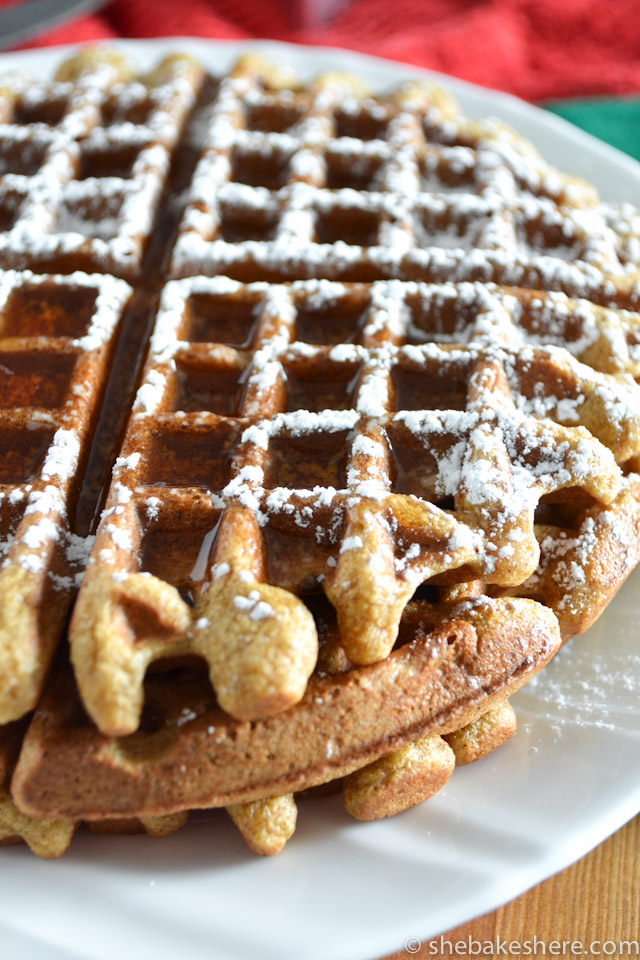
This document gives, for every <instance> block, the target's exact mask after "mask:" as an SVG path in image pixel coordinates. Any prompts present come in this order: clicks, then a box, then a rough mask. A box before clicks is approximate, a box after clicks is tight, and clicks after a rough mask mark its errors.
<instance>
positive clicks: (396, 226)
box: [0, 51, 640, 856]
mask: <svg viewBox="0 0 640 960" xmlns="http://www.w3.org/2000/svg"><path fill="white" fill-rule="evenodd" d="M152 237H153V242H151V238H152ZM639 265H640V221H639V217H638V214H637V212H636V211H634V210H633V209H632V208H631V207H629V206H626V205H622V206H615V205H612V204H603V203H600V201H599V200H598V197H597V196H596V194H595V191H594V190H593V189H592V188H591V187H590V186H589V185H588V184H585V183H583V182H580V181H577V180H573V179H571V178H569V177H565V176H564V175H561V174H558V173H557V172H556V171H554V170H552V169H550V168H549V167H548V166H547V165H546V164H545V163H544V162H543V161H542V160H541V159H540V158H539V157H538V156H537V154H536V153H535V151H534V150H533V148H531V147H530V145H529V144H527V143H526V142H525V141H524V140H522V139H521V138H519V137H518V136H517V135H516V134H514V133H513V132H511V131H510V130H507V129H506V128H504V127H502V126H500V125H499V124H498V123H496V122H492V121H482V122H476V121H470V120H467V119H466V118H464V117H462V116H461V115H460V114H459V112H458V110H457V107H456V105H455V103H453V101H451V100H450V99H449V97H448V96H447V95H446V94H445V93H444V92H443V91H441V90H439V89H437V88H435V87H432V86H430V85H425V84H410V85H407V86H405V87H403V88H401V89H399V90H397V91H396V92H395V93H392V94H390V95H388V96H381V97H373V96H371V95H370V94H369V93H368V92H367V91H366V90H364V88H363V87H362V85H361V84H360V83H359V81H358V80H357V79H356V78H354V77H349V76H346V75H339V74H324V75H322V76H320V77H318V78H317V79H316V80H314V81H312V82H311V83H310V84H308V85H307V86H303V85H301V84H300V82H299V81H298V80H297V79H296V78H292V77H291V76H289V75H287V74H286V73H285V72H284V71H283V70H281V69H280V68H276V67H274V66H272V65H270V64H268V63H267V62H266V61H264V60H263V59H262V58H260V57H255V56H249V57H246V58H243V59H242V60H241V61H240V62H239V63H238V64H237V65H236V66H235V67H234V68H233V69H232V71H231V73H230V74H229V75H228V76H225V77H222V78H212V77H208V76H207V75H206V74H205V72H204V71H203V70H202V69H201V68H200V67H199V66H198V65H197V64H195V63H194V62H192V61H191V60H190V59H189V58H188V57H184V56H175V57H170V58H166V59H165V60H164V61H162V63H161V64H160V65H159V66H158V67H157V68H156V70H154V71H153V72H152V73H151V74H149V75H148V76H145V77H139V78H136V77H134V76H133V74H132V73H131V71H130V68H129V67H128V65H127V64H126V63H125V62H124V61H123V60H122V59H121V58H120V57H119V56H117V55H113V54H110V53H108V52H107V53H104V52H102V53H96V52H95V51H92V52H88V53H87V54H86V55H85V54H81V55H80V56H79V57H76V58H74V59H73V60H72V61H70V62H69V63H67V64H64V65H63V66H62V68H61V69H60V71H59V73H58V75H57V77H56V79H55V81H53V82H50V83H40V82H38V83H34V82H32V81H25V80H24V79H23V78H18V77H12V78H8V79H7V81H6V82H5V84H4V85H3V86H2V87H1V88H0V266H2V267H13V268H22V267H25V266H29V267H30V268H31V269H33V270H43V271H54V272H57V273H60V274H65V273H67V274H69V276H67V277H64V276H36V275H34V274H32V273H29V272H23V273H17V272H14V271H11V270H9V271H8V272H7V273H5V274H0V387H1V388H2V392H1V394H0V395H1V396H2V401H3V403H4V404H5V410H4V412H3V416H2V420H1V421H0V431H2V432H3V438H4V440H5V443H4V446H5V448H6V449H7V450H8V451H9V453H8V454H7V455H5V457H4V459H3V462H2V464H1V465H0V479H2V481H3V483H4V485H3V486H2V487H1V488H0V519H1V520H2V533H3V537H4V539H3V540H2V547H1V552H2V557H0V559H2V561H3V563H2V567H1V568H0V581H6V583H5V587H4V588H2V594H3V595H4V596H5V597H8V596H11V597H13V598H14V599H13V601H12V603H13V606H11V604H5V608H4V609H3V614H2V615H3V617H4V619H5V622H6V624H7V629H6V630H4V634H3V633H2V631H1V630H0V658H1V659H0V676H1V677H4V678H8V681H7V683H5V687H6V689H0V705H1V706H2V709H3V710H4V711H5V712H4V713H3V714H0V720H4V721H5V722H7V721H11V720H12V719H13V718H14V717H20V716H21V715H22V714H24V713H25V711H26V710H29V709H30V708H31V707H32V706H33V705H34V704H35V703H36V701H37V699H38V696H39V694H40V690H41V687H42V681H43V677H44V675H45V673H46V670H47V668H48V665H49V663H50V660H51V657H52V655H53V652H54V650H55V648H56V645H57V643H58V641H59V638H60V635H61V633H62V624H63V620H64V617H65V615H66V613H67V612H68V610H69V608H70V607H71V604H72V601H73V596H74V593H75V591H76V590H77V587H78V586H79V585H80V581H81V580H82V584H81V586H80V592H79V594H78V596H77V599H76V601H75V606H74V607H73V613H72V618H71V622H70V627H69V647H70V656H71V668H72V669H70V668H68V666H67V665H66V664H65V663H64V662H63V660H64V659H65V658H64V657H63V658H61V660H60V663H59V664H58V666H57V667H56V669H55V670H54V671H53V673H52V676H51V680H50V683H49V684H48V685H47V688H46V690H45V691H44V695H43V696H42V698H41V700H40V702H39V705H38V706H37V709H36V714H35V717H34V719H33V721H32V722H30V724H29V728H28V731H27V734H26V739H25V747H24V749H23V750H22V752H21V753H20V756H19V759H18V760H17V767H16V769H15V771H14V769H13V768H14V765H15V763H16V756H17V755H18V753H19V746H18V741H19V740H20V738H21V737H22V735H23V728H22V726H21V725H20V724H18V726H15V725H13V724H10V723H9V724H8V725H6V726H4V727H3V728H2V729H1V730H0V843H2V842H5V841H6V842H14V841H15V840H16V839H18V838H20V837H22V838H24V839H25V840H26V841H27V842H28V843H29V844H30V845H31V846H32V848H33V849H34V850H36V852H38V853H39V854H40V855H43V856H56V855H59V853H61V852H62V851H63V849H64V848H65V847H66V845H67V844H68V842H69V840H70V838H71V835H72V833H73V829H74V827H75V824H76V822H77V820H79V819H85V818H88V819H89V820H93V819H95V820H98V821H101V820H104V818H107V822H106V827H105V828H106V829H112V828H113V827H112V824H111V822H110V820H109V818H110V817H113V816H115V817H116V818H119V819H118V822H119V823H120V824H121V825H122V826H123V827H124V828H126V829H130V828H131V824H130V822H129V820H126V819H125V820H123V819H122V818H131V817H133V818H135V820H136V827H137V828H138V827H139V826H140V823H142V824H143V826H144V828H145V829H146V830H147V831H148V832H151V833H152V834H156V835H162V834H163V833H166V832H168V831H169V830H171V829H175V828H177V826H179V825H181V823H183V822H184V820H185V818H186V815H185V813H184V811H186V810H188V809H191V808H194V807H198V806H220V805H224V806H226V807H227V809H228V811H229V813H230V814H231V817H232V819H233V821H234V822H235V823H236V825H237V826H238V828H239V829H240V831H241V832H242V833H243V835H244V836H245V838H246V839H247V842H248V843H249V845H250V846H251V847H252V849H254V850H256V852H258V853H267V854H270V853H274V852H277V851H278V850H279V849H281V847H282V846H283V845H284V843H285V842H286V840H287V839H288V838H289V837H290V836H291V834H292V832H293V830H294V827H295V817H296V808H295V801H294V799H293V793H294V792H295V791H297V790H299V789H303V788H305V787H308V786H312V785H314V784H320V783H326V782H328V781H331V780H335V779H343V786H344V794H345V806H346V808H347V810H348V811H349V812H350V813H352V814H353V815H354V816H356V817H359V818H361V819H374V818H376V817H379V816H387V815H390V814H391V813H394V812H397V811H399V810H401V809H404V808H406V806H407V805H409V804H410V803H414V802H418V801H419V800H423V799H425V798H427V797H428V796H430V795H431V794H432V793H434V792H435V791H437V790H438V789H440V787H441V786H442V785H443V783H444V782H445V781H446V780H447V778H448V777H449V776H450V774H451V772H452V770H453V767H454V765H455V764H456V763H465V762H469V761H470V760H473V759H477V758H479V757H480V756H483V755H484V754H485V753H486V752H488V751H489V750H491V749H494V748H495V747H497V746H499V745H500V744H501V743H503V742H504V741H505V739H507V738H508V737H509V736H511V735H512V733H513V731H514V729H515V718H514V716H513V711H511V710H510V708H509V707H508V704H506V703H505V700H506V697H508V696H509V695H510V693H511V692H513V691H514V690H515V689H517V687H518V686H520V685H521V684H522V683H524V682H526V680H527V679H528V678H529V677H530V676H532V675H533V674H534V673H535V672H537V670H539V669H540V668H541V667H542V666H544V664H545V663H546V662H547V661H548V659H549V658H550V657H551V656H552V655H553V653H554V652H555V651H556V649H557V648H558V646H559V643H560V631H561V632H562V634H563V636H569V635H571V634H572V633H574V632H576V631H579V630H582V629H584V628H585V627H586V625H587V624H588V623H589V622H590V621H591V620H592V619H593V618H594V617H595V616H596V615H597V613H598V612H599V611H600V609H602V607H603V606H604V605H605V604H606V602H608V600H609V599H610V597H611V595H612V593H613V592H614V591H615V589H617V586H618V585H619V584H620V583H621V582H622V580H623V579H624V577H625V576H626V574H627V573H628V572H629V570H630V569H631V567H632V566H633V564H634V563H635V562H636V561H637V560H638V559H640V508H639V506H638V505H639V504H640V491H639V490H638V482H637V479H636V478H635V476H634V474H633V472H632V471H633V470H635V469H638V467H639V466H640V415H639V414H638V410H640V405H639V402H638V401H639V400H640V393H639V390H640V388H639V387H638V386H637V383H636V380H637V378H638V377H639V375H640V314H639V313H638V312H637V310H638V305H639V304H640V282H639V275H638V270H639ZM78 269H88V270H90V271H92V272H95V273H96V274H98V273H100V274H103V276H101V277H100V276H87V275H86V274H81V273H78V272H77V271H78ZM116 277H122V278H125V279H128V280H129V281H130V282H131V283H132V284H133V290H132V289H131V288H130V287H128V286H127V284H126V283H125V282H124V280H122V279H116ZM498 283H500V284H503V285H502V286H497V284H498ZM504 284H508V285H509V286H504ZM5 294H6V297H5ZM131 295H133V296H132V300H131V301H130V300H129V298H130V296H131ZM128 303H129V306H128V307H127V304H128ZM158 304H159V306H158ZM125 308H127V313H126V317H125V320H124V322H123V324H122V326H123V335H122V337H121V338H120V340H119V342H118V346H117V350H115V351H114V347H115V336H116V334H115V331H116V329H117V328H118V325H119V319H120V317H121V316H122V313H123V311H124V310H125ZM154 313H155V325H154V326H153V329H152V331H151V335H150V339H148V336H149V335H148V333H147V329H148V328H147V327H145V323H146V322H147V321H146V319H145V318H146V317H147V314H148V317H149V324H150V322H151V317H152V315H153V314H154ZM147 345H148V348H149V349H148V356H147V358H146V364H145V366H144V370H143V372H142V376H141V380H140V386H139V389H138V391H137V394H136V398H135V401H134V403H133V407H132V410H131V412H130V416H129V420H128V424H127V426H126V431H125V433H124V439H123V441H122V445H121V447H120V449H118V450H115V449H114V450H112V453H113V458H115V464H114V467H113V473H112V478H111V484H110V487H109V491H108V495H107V501H106V506H105V509H104V511H103V514H102V519H101V521H100V524H99V526H98V529H97V533H96V537H95V543H94V544H93V546H92V548H91V552H90V554H89V556H88V559H87V553H88V548H90V547H91V539H92V538H89V540H87V541H81V538H79V537H77V536H76V535H75V534H74V533H73V529H74V525H73V517H74V511H75V509H76V506H77V500H78V496H79V482H78V481H77V478H78V477H81V476H82V474H83V471H84V468H85V465H86V461H87V457H88V456H89V444H90V441H91V440H92V434H93V431H94V425H95V423H96V415H97V409H98V403H99V400H100V396H101V391H102V388H103V387H104V386H105V385H106V384H107V383H108V384H109V393H108V397H109V403H108V404H107V406H109V405H111V406H114V407H115V405H116V401H115V400H114V398H113V397H112V396H111V395H112V394H113V395H115V394H116V393H117V392H118V391H119V389H120V385H121V384H122V383H124V382H125V380H124V379H121V378H122V374H123V368H124V366H125V365H126V364H127V363H130V362H131V359H132V354H136V356H135V363H137V362H141V361H142V357H143V352H144V351H145V350H146V349H147ZM112 357H115V359H114V360H113V363H112V360H111V358H112ZM132 378H133V374H132ZM125 379H126V378H125ZM125 393H126V391H124V390H123V397H122V398H120V399H119V400H117V403H120V404H121V405H122V407H123V410H124V412H125V413H126V412H128V407H129V403H128V401H127V400H126V399H125V397H124V394H125ZM125 407H126V410H125ZM110 414H113V410H111V411H110ZM116 419H117V418H113V417H112V418H111V419H109V416H104V417H103V419H101V424H102V426H103V433H104V432H105V431H106V432H109V431H110V430H111V426H110V425H113V424H115V423H116ZM105 423H106V424H108V426H107V427H104V424H105ZM99 433H100V431H98V434H99ZM99 439H100V438H99V437H98V439H96V435H93V446H92V447H91V456H93V455H94V454H95V453H96V450H100V449H101V448H100V443H101V442H102V440H100V442H98V440H99ZM102 439H104V437H103V438H102ZM41 441H42V442H41ZM116 442H117V429H116V427H115V426H114V427H113V436H111V437H110V438H109V443H111V444H115V443H116ZM99 455H100V456H104V458H106V459H108V458H109V456H110V454H109V453H104V452H102V453H99ZM111 462H112V461H111V460H109V464H110V463H111ZM104 466H105V470H106V469H108V465H107V464H106V462H105V465H104ZM89 472H91V471H89ZM98 472H99V471H97V470H96V471H95V473H96V477H97V475H98ZM94 481H95V477H94V476H93V473H92V484H93V483H94ZM86 489H89V490H90V493H89V494H88V496H91V495H92V493H91V491H93V486H92V485H90V484H86V485H85V490H86ZM602 558H609V560H608V562H603V560H602ZM605 568H606V569H605ZM83 574H84V579H82V577H83ZM533 601H538V602H533ZM42 609H46V610H47V611H48V620H47V626H46V629H44V630H43V629H42V622H41V620H40V621H38V622H37V623H36V621H37V620H38V617H39V612H40V611H41V610H42ZM558 622H559V627H558ZM16 624H17V625H18V626H17V628H16ZM3 629H4V628H3ZM38 631H39V632H38ZM16 635H18V636H19V637H20V638H21V642H19V643H17V642H16V641H15V637H16ZM22 639H24V642H22ZM156 661H163V662H162V663H157V664H156V665H155V667H154V669H153V670H148V668H149V666H150V665H151V664H154V663H155V662H156ZM203 661H204V663H203ZM205 665H206V668H207V670H208V677H207V675H206V673H204V672H203V669H202V667H203V666H205ZM43 818H44V819H43ZM126 824H129V826H128V827H127V826H126ZM116 826H117V824H116Z"/></svg>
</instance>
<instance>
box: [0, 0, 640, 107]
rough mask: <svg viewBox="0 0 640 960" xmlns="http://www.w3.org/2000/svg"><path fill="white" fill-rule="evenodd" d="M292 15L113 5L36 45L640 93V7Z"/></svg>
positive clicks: (210, 0)
mask: <svg viewBox="0 0 640 960" xmlns="http://www.w3.org/2000/svg"><path fill="white" fill-rule="evenodd" d="M0 2H2V0H0ZM294 9H295V0H114V2H112V3H111V4H109V6H107V7H105V8H104V9H103V10H102V11H100V12H99V13H97V14H95V15H94V16H90V17H84V18H82V19H78V20H75V21H73V22H70V23H67V24H65V25H63V26H61V27H59V28H58V29H56V30H52V31H50V32H49V33H47V34H46V35H45V36H43V37H39V38H38V39H37V40H34V41H32V42H31V43H30V44H29V45H30V46H39V45H48V44H56V43H72V42H77V41H85V40H97V39H100V40H102V39H108V38H111V37H159V36H171V35H183V36H185V35H192V36H200V37H215V38H226V39H243V38H249V37H267V38H270V39H277V40H289V41H293V42H297V43H312V44H324V45H330V46H337V47H347V48H350V49H353V50H360V51H362V52H364V53H371V54H376V55H377V56H383V57H390V58H392V59H394V60H403V61H406V62H408V63H413V64H418V65H420V66H423V67H431V68H432V69H435V70H441V71H443V72H445V73H450V74H454V75H455V76H457V77H463V78H464V79H466V80H473V81H475V82H476V83H481V84H485V85H486V86H490V87H496V88H499V89H502V90H508V91H510V92H512V93H516V94H518V95H519V96H521V97H525V98H527V99H530V100H540V99H544V98H550V97H567V96H581V95H589V94H621V93H628V92H636V91H640V0H354V2H352V3H351V4H350V5H348V6H347V7H346V8H345V9H343V10H341V11H340V12H339V13H338V14H337V15H336V16H335V17H334V19H333V20H331V21H330V22H329V23H327V24H326V25H324V26H322V27H318V28H316V29H314V30H309V29H307V30H304V29H301V28H300V27H297V26H296V24H295V21H294V17H293V10H294Z"/></svg>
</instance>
